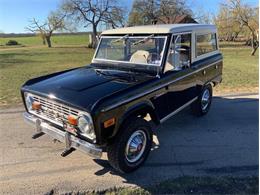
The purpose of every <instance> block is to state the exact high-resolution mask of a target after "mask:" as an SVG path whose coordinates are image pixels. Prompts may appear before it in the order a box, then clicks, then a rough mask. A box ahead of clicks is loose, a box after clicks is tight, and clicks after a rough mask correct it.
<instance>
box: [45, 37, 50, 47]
mask: <svg viewBox="0 0 260 195" xmlns="http://www.w3.org/2000/svg"><path fill="white" fill-rule="evenodd" d="M46 41H47V44H48V47H51V37H50V36H46Z"/></svg>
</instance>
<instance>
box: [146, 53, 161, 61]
mask: <svg viewBox="0 0 260 195" xmlns="http://www.w3.org/2000/svg"><path fill="white" fill-rule="evenodd" d="M160 59H161V55H160V54H158V53H149V56H148V58H147V61H148V63H151V62H154V61H156V60H160Z"/></svg>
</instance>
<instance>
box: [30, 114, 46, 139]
mask: <svg viewBox="0 0 260 195" xmlns="http://www.w3.org/2000/svg"><path fill="white" fill-rule="evenodd" d="M35 123H36V133H35V134H34V135H33V136H32V139H37V138H39V137H41V136H42V135H44V134H45V133H44V132H42V127H41V120H40V119H37V120H36V121H35Z"/></svg>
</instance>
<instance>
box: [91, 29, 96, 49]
mask: <svg viewBox="0 0 260 195" xmlns="http://www.w3.org/2000/svg"><path fill="white" fill-rule="evenodd" d="M91 41H92V43H90V45H91V47H92V48H96V47H97V26H96V25H95V24H93V32H92V40H91Z"/></svg>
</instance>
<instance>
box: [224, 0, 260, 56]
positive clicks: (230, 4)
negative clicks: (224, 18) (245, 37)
mask: <svg viewBox="0 0 260 195" xmlns="http://www.w3.org/2000/svg"><path fill="white" fill-rule="evenodd" d="M223 7H224V8H225V9H227V10H228V11H229V12H230V15H231V17H232V20H233V21H236V22H238V23H239V24H240V25H241V27H243V28H246V29H247V30H248V31H249V32H250V37H251V47H252V52H251V55H255V52H256V50H257V49H258V47H259V41H258V29H259V20H258V18H259V9H258V7H257V8H254V7H251V6H249V5H247V4H245V3H243V2H242V1H241V0H227V1H226V3H225V4H223Z"/></svg>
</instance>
